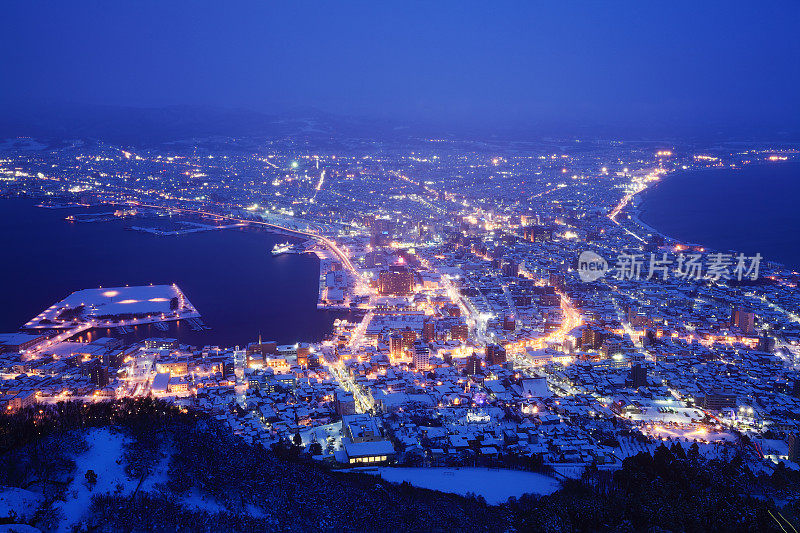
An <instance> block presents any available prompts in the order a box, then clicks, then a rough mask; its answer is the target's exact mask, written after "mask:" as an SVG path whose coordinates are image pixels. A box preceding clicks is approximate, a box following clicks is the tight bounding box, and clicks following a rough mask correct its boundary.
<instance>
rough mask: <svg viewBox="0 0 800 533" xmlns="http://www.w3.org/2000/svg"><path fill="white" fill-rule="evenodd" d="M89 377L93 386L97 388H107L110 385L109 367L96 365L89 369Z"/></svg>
mask: <svg viewBox="0 0 800 533" xmlns="http://www.w3.org/2000/svg"><path fill="white" fill-rule="evenodd" d="M89 376H90V377H91V380H92V384H93V385H95V386H96V387H105V386H106V385H108V381H109V373H108V367H107V366H101V365H94V366H93V367H92V368H91V369H89Z"/></svg>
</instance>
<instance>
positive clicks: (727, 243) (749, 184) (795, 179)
mask: <svg viewBox="0 0 800 533" xmlns="http://www.w3.org/2000/svg"><path fill="white" fill-rule="evenodd" d="M799 200H800V164H798V163H785V162H779V163H771V164H764V165H748V166H746V167H743V168H741V169H708V170H698V171H691V172H679V173H676V174H674V175H672V176H669V177H667V178H666V179H665V180H664V181H663V182H662V183H659V184H658V185H657V186H656V187H654V188H652V189H650V190H648V191H646V192H645V193H644V195H643V201H642V204H641V212H640V218H641V220H642V221H643V222H645V223H646V224H649V225H650V226H652V227H653V228H655V229H656V230H658V231H660V232H661V233H664V234H665V235H668V236H670V237H674V238H676V239H679V240H682V241H686V242H691V243H696V244H702V245H705V246H709V247H711V248H715V249H718V250H723V251H725V250H736V251H741V252H744V253H746V254H749V255H752V254H755V253H756V252H758V253H761V255H762V256H763V257H764V259H766V260H771V261H778V262H780V263H783V264H785V265H786V266H788V267H791V268H793V269H795V270H796V269H800V208H799V207H798V201H799Z"/></svg>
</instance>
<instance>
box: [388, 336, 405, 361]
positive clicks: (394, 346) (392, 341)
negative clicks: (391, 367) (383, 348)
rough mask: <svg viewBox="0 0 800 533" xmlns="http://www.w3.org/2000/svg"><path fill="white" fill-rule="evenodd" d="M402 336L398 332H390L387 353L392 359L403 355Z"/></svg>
mask: <svg viewBox="0 0 800 533" xmlns="http://www.w3.org/2000/svg"><path fill="white" fill-rule="evenodd" d="M404 347H405V346H404V345H403V336H402V335H401V334H400V333H392V334H391V335H390V336H389V354H390V355H391V356H392V359H399V358H401V357H403V348H404Z"/></svg>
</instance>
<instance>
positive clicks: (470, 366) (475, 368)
mask: <svg viewBox="0 0 800 533" xmlns="http://www.w3.org/2000/svg"><path fill="white" fill-rule="evenodd" d="M480 372H481V359H480V357H478V356H477V355H476V354H472V355H470V356H469V357H467V374H469V375H470V376H474V375H475V374H480Z"/></svg>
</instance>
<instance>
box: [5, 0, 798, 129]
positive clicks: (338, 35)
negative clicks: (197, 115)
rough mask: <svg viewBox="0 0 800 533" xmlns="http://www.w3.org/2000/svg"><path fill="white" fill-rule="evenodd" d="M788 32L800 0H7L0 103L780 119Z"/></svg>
mask: <svg viewBox="0 0 800 533" xmlns="http://www.w3.org/2000/svg"><path fill="white" fill-rule="evenodd" d="M798 28H800V1H798V0H788V1H769V0H766V1H761V0H759V1H756V0H752V1H748V2H738V1H733V0H729V1H721V2H712V1H706V0H692V1H687V2H679V1H669V2H656V1H650V0H644V1H642V0H636V1H631V2H600V1H597V2H595V1H591V2H589V1H587V2H565V1H563V0H553V1H548V2H537V1H533V0H531V1H525V2H502V1H496V0H487V1H486V2H481V3H479V2H468V1H460V2H443V1H433V0H428V1H424V2H409V1H403V2H376V1H370V2H334V1H331V2H295V1H291V2H288V1H287V2H280V3H272V2H266V1H259V2H252V3H248V2H244V3H243V2H233V1H232V2H223V1H219V0H213V1H203V0H194V1H191V2H188V1H187V2H172V1H165V0H161V1H153V2H149V1H136V2H121V1H119V2H117V1H100V2H80V1H76V2H72V1H70V2H38V1H23V0H20V1H9V2H5V3H4V6H3V10H2V15H1V16H0V50H2V53H0V72H2V79H3V82H2V83H0V99H1V100H2V103H5V104H12V105H13V104H15V103H16V102H26V103H36V102H40V101H48V102H62V101H64V102H79V103H92V104H94V103H99V104H115V105H117V104H121V105H134V106H162V105H172V104H204V105H205V104H210V105H214V106H227V107H244V108H251V109H256V110H262V111H272V110H276V109H280V108H285V107H287V106H313V107H316V108H319V109H322V110H325V111H330V112H334V113H344V114H354V115H360V116H387V117H393V118H405V117H410V118H414V119H430V120H445V121H446V120H453V121H464V120H497V121H501V122H502V121H511V120H544V121H553V120H555V121H558V120H561V119H564V120H578V121H584V120H585V121H590V122H604V121H612V122H626V121H627V122H637V121H642V120H662V121H673V120H674V121H676V122H681V121H695V122H698V121H717V120H721V119H725V120H730V121H733V122H745V123H750V122H752V123H754V124H770V125H774V124H777V125H780V124H781V123H782V122H787V123H793V124H796V123H798V122H800V116H798V114H799V113H800V112H799V111H798V107H799V106H800V97H798V94H800V39H798V38H797V31H798Z"/></svg>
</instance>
